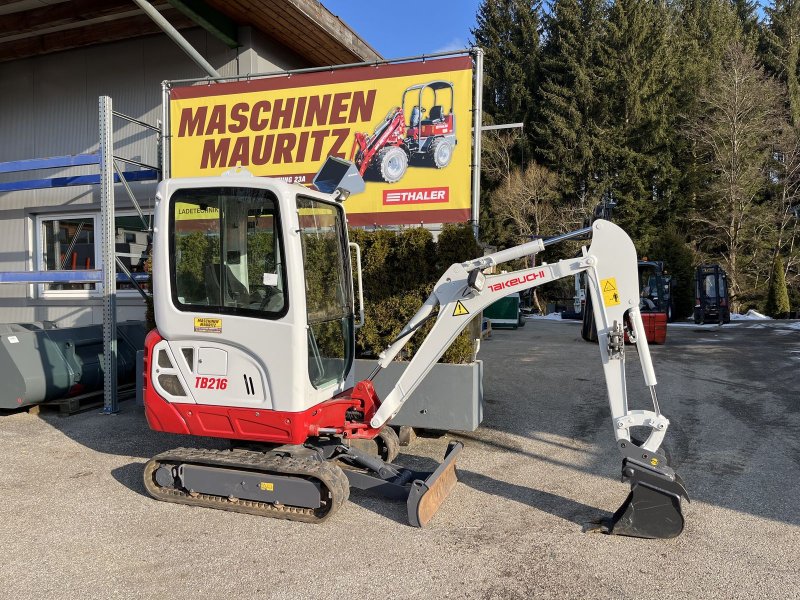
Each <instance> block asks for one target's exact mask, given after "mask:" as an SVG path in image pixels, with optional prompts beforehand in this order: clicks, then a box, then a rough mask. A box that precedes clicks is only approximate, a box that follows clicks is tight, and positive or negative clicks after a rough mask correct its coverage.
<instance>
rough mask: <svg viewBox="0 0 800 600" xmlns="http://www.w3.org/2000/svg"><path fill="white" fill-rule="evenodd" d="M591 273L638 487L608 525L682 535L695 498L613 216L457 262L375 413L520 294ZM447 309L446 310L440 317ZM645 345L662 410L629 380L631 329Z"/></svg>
mask: <svg viewBox="0 0 800 600" xmlns="http://www.w3.org/2000/svg"><path fill="white" fill-rule="evenodd" d="M588 234H591V237H592V243H591V246H590V247H589V248H588V249H587V248H585V247H584V248H583V252H582V256H580V257H577V258H571V259H565V260H560V261H558V262H555V263H553V264H541V265H539V266H535V267H532V268H529V269H523V270H520V271H514V272H511V273H504V274H501V275H489V276H485V275H483V274H482V273H481V271H482V270H483V269H486V268H487V267H492V266H494V265H498V264H501V263H504V262H507V261H510V260H514V259H517V258H521V257H524V256H531V255H535V254H537V253H539V252H541V251H542V250H544V248H545V247H546V246H550V245H552V244H555V243H558V242H560V241H563V240H566V239H570V238H575V237H581V236H585V235H588ZM579 273H586V276H587V280H588V287H589V292H590V294H591V295H592V300H593V302H592V305H593V310H594V315H595V320H596V323H597V333H598V339H599V348H600V359H601V362H602V364H603V373H604V375H605V380H606V390H607V394H608V401H609V405H610V408H611V424H612V430H613V432H614V435H615V437H616V440H617V445H618V448H619V450H620V453H621V454H622V459H623V464H622V478H623V481H629V482H630V483H631V493H630V495H629V497H628V499H627V500H626V501H625V503H623V505H622V507H620V509H619V510H618V511H616V512H615V513H614V516H613V517H612V518H611V519H610V520H608V521H607V522H604V523H602V524H601V525H602V526H601V527H600V529H602V530H603V531H606V532H608V533H616V534H622V535H632V536H637V537H656V538H661V537H674V536H676V535H678V534H680V532H681V531H682V529H683V523H684V519H683V514H682V510H681V499H682V498H686V499H687V500H688V494H687V492H686V489H685V487H684V485H683V482H682V481H681V479H680V478H679V477H678V476H677V475H676V474H675V472H674V471H673V470H672V468H671V467H670V466H669V465H668V463H667V460H666V458H665V456H664V454H663V452H660V447H661V444H662V442H663V440H664V436H665V434H666V432H667V428H668V426H669V420H668V419H667V418H666V417H665V416H664V415H663V414H662V413H661V409H660V407H659V404H658V398H657V395H656V376H655V371H654V369H653V364H652V360H651V358H650V350H649V347H648V345H647V338H646V336H645V335H644V325H643V323H642V317H641V313H640V312H639V281H638V271H637V257H636V249H635V247H634V245H633V242H632V241H631V239H630V238H629V237H628V235H627V234H626V233H625V232H624V231H623V230H622V229H621V228H619V227H618V226H617V225H614V224H613V223H611V222H609V221H604V220H598V221H595V222H594V223H593V224H592V226H591V227H589V228H586V229H582V230H579V231H575V232H572V233H569V234H565V235H562V236H558V237H556V238H552V239H549V240H535V241H533V242H529V243H527V244H522V245H520V246H516V247H514V248H509V249H507V250H502V251H500V252H497V253H494V254H490V255H488V256H484V257H482V258H478V259H475V260H472V261H467V262H465V263H461V264H454V265H452V266H451V267H450V268H449V269H448V270H447V271H446V272H445V273H444V275H442V277H441V278H440V279H439V281H438V282H437V283H436V285H435V286H434V289H433V292H432V293H431V295H430V297H429V298H428V299H427V300H426V302H425V303H424V304H423V306H422V307H421V308H420V309H419V311H418V312H417V314H416V315H414V317H413V318H412V319H411V321H410V322H409V323H408V325H407V326H406V327H405V328H404V329H403V331H402V332H401V333H400V335H399V336H398V338H397V340H396V341H395V342H394V343H393V344H392V345H391V346H389V347H388V348H387V349H386V350H385V351H384V352H382V353H381V355H380V357H379V367H378V369H376V371H375V372H373V374H372V375H371V377H370V379H372V378H374V377H375V376H376V375H377V373H378V372H379V371H380V369H381V368H384V367H386V366H387V365H388V364H389V363H390V362H391V361H392V360H393V359H394V358H395V357H396V356H397V354H398V353H399V352H400V351H401V350H402V348H403V347H404V346H405V344H406V343H407V342H408V340H409V339H410V338H411V337H412V336H413V334H414V333H415V332H416V331H417V330H418V329H419V327H420V325H421V324H422V323H424V322H425V321H427V320H428V319H430V318H432V317H433V315H434V314H435V317H436V322H435V324H434V325H433V327H432V329H431V330H430V332H429V333H428V335H427V337H426V338H425V340H424V341H423V342H422V344H421V346H420V347H419V349H418V350H417V352H416V354H415V355H414V358H413V359H412V360H411V362H410V363H409V364H408V366H407V367H406V370H405V371H404V372H403V374H402V375H401V376H400V379H399V380H398V382H397V384H396V385H395V386H394V388H393V389H392V390H391V392H390V393H389V394H388V395H387V396H386V398H384V399H383V401H382V402H381V404H380V406H379V408H378V409H377V411H376V412H375V414H374V415H373V416H372V418H371V419H370V426H371V427H373V428H379V427H381V426H382V425H384V424H385V423H386V422H387V421H389V420H390V419H391V418H392V417H394V416H395V415H396V414H397V412H398V411H399V410H400V408H401V407H402V406H403V403H404V402H405V401H406V400H407V399H408V398H409V397H410V395H411V394H412V393H413V392H414V390H415V389H416V387H417V386H418V385H419V384H420V382H421V381H422V380H423V378H424V377H425V375H426V374H427V373H428V372H429V371H430V370H431V369H432V368H433V365H434V364H436V362H437V361H438V360H439V358H440V357H441V356H442V354H444V352H445V351H446V350H447V348H448V347H449V346H450V344H451V343H452V342H453V340H454V339H455V338H456V336H458V334H459V333H460V332H461V331H462V330H463V329H464V328H465V327H466V326H467V325H468V324H469V322H470V321H471V320H472V318H474V317H475V316H476V315H479V314H480V312H481V311H482V310H483V309H484V308H486V307H487V306H489V305H490V304H492V303H493V302H495V301H496V300H498V299H499V298H502V297H504V296H506V295H508V294H509V293H511V292H520V291H523V290H526V289H530V288H533V287H536V286H539V285H542V284H544V283H548V282H551V281H554V280H556V279H560V278H562V277H568V276H574V275H576V274H579ZM437 307H438V313H434V311H435V310H436V308H437ZM626 325H627V328H628V331H627V333H628V336H629V338H630V339H631V341H633V342H634V343H635V345H636V350H637V353H638V357H639V361H640V363H641V367H642V373H643V376H644V382H645V385H646V387H647V388H648V391H649V395H650V398H651V400H652V403H653V410H631V409H629V408H628V394H627V386H626V379H625V343H624V339H625V333H626ZM634 427H636V428H644V429H647V430H648V436H647V438H646V439H645V440H644V442H642V443H640V444H639V443H636V442H635V441H634V438H632V436H631V430H632V428H634Z"/></svg>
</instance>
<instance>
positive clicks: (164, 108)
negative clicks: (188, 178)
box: [160, 81, 172, 179]
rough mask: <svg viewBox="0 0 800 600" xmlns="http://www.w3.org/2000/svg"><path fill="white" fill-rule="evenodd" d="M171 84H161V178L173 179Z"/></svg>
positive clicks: (164, 82)
mask: <svg viewBox="0 0 800 600" xmlns="http://www.w3.org/2000/svg"><path fill="white" fill-rule="evenodd" d="M169 127H170V125H169V84H168V83H167V82H166V81H163V82H162V83H161V140H160V150H161V152H160V154H161V156H160V159H161V178H162V179H169V178H170V177H171V171H172V169H171V168H170V141H171V139H172V138H171V137H170V134H169Z"/></svg>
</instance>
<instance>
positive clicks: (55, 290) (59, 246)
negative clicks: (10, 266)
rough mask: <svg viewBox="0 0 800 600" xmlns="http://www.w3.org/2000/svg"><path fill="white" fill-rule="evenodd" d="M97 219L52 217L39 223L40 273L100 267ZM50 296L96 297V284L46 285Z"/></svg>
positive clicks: (43, 287) (86, 216)
mask: <svg viewBox="0 0 800 600" xmlns="http://www.w3.org/2000/svg"><path fill="white" fill-rule="evenodd" d="M96 225H97V224H96V219H95V217H94V215H52V216H43V217H39V218H38V219H37V230H38V234H39V236H38V240H39V252H38V258H39V264H38V265H37V270H39V271H84V270H89V269H96V268H97V264H98V256H97V247H96V245H95V233H96V231H97V227H96ZM39 290H40V293H44V294H46V295H50V294H52V295H76V293H77V295H87V294H89V293H96V291H97V284H96V283H45V284H42V285H40V286H39Z"/></svg>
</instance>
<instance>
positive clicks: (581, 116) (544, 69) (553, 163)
mask: <svg viewBox="0 0 800 600" xmlns="http://www.w3.org/2000/svg"><path fill="white" fill-rule="evenodd" d="M602 25H603V2H602V1H601V0H555V1H554V2H553V4H552V6H551V14H550V15H549V16H548V18H547V20H546V25H545V31H546V39H547V43H546V45H545V47H544V48H543V49H542V64H541V84H540V87H539V90H538V94H537V97H536V113H535V120H534V123H533V127H532V129H533V137H534V144H535V153H536V155H537V157H538V159H539V161H540V162H541V163H542V164H544V165H545V166H547V167H549V168H550V169H551V170H553V171H555V172H556V173H557V174H558V175H559V182H560V186H561V196H562V200H563V201H565V202H569V203H572V202H575V201H576V200H577V201H579V202H581V203H583V204H584V205H585V207H586V209H587V210H591V208H592V206H593V205H594V204H595V203H596V202H597V201H598V200H599V198H600V196H601V195H602V187H601V183H600V181H601V173H600V166H599V165H598V162H597V154H598V146H599V139H600V137H601V134H602V132H601V129H600V120H601V115H600V113H601V108H600V106H599V105H598V102H597V93H596V91H597V87H598V77H599V70H598V61H599V54H600V53H601V52H602V36H601V32H602V29H603V27H602Z"/></svg>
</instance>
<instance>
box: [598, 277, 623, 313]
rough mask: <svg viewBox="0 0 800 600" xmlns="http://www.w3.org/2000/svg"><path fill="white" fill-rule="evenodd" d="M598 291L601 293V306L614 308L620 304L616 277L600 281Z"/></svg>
mask: <svg viewBox="0 0 800 600" xmlns="http://www.w3.org/2000/svg"><path fill="white" fill-rule="evenodd" d="M600 290H601V291H602V292H603V304H605V305H606V306H616V305H617V304H619V303H620V299H619V290H617V278H616V277H609V278H608V279H601V280H600Z"/></svg>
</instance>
